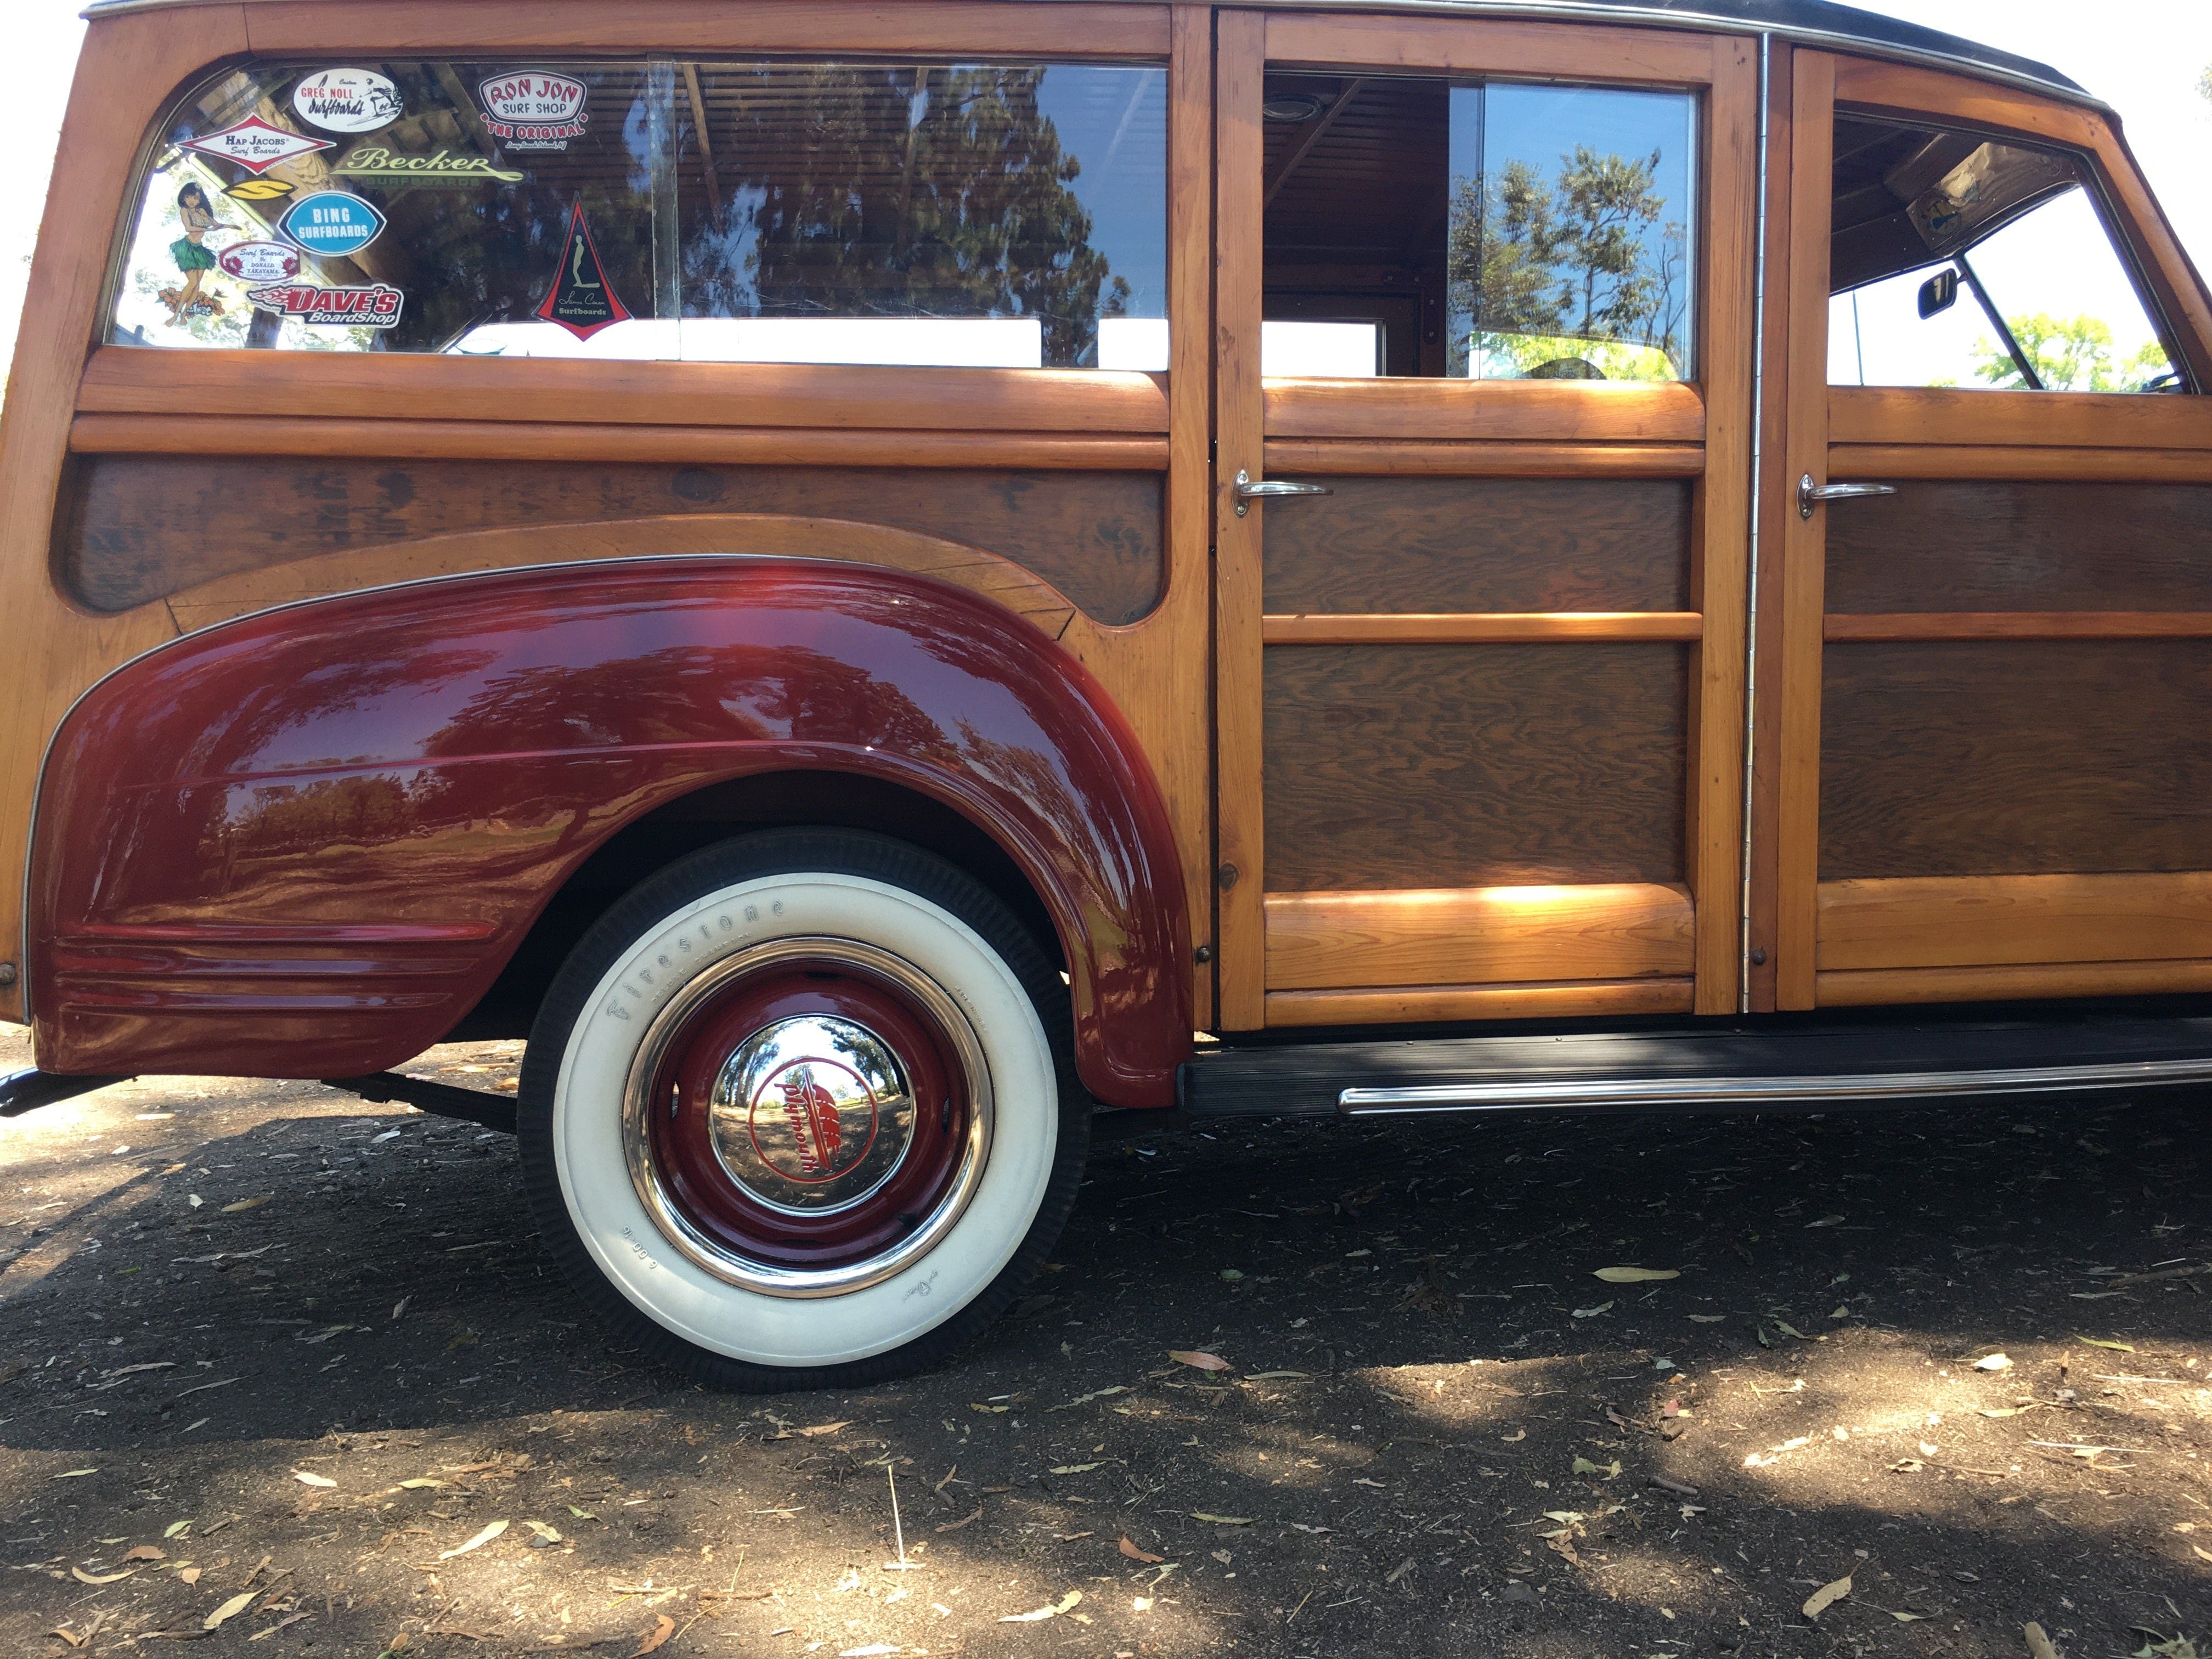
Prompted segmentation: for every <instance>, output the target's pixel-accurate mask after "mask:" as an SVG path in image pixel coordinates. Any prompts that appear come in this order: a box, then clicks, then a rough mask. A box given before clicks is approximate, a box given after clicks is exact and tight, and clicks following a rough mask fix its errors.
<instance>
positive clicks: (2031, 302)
mask: <svg viewBox="0 0 2212 1659" xmlns="http://www.w3.org/2000/svg"><path fill="white" fill-rule="evenodd" d="M1833 209H1834V220H1833V228H1832V243H1831V251H1830V285H1831V287H1832V289H1833V290H1834V292H1833V294H1832V298H1831V300H1830V301H1829V313H1828V380H1829V383H1830V384H1831V385H1833V386H1931V387H1934V386H1956V387H1964V388H1971V389H1981V390H1990V391H2023V390H2031V391H2043V392H2175V391H2186V390H2188V389H2189V388H2188V386H2187V385H2186V382H2185V378H2184V376H2183V375H2182V374H2180V373H2179V371H2178V369H2177V368H2176V366H2175V363H2174V361H2173V359H2172V356H2171V354H2170V353H2169V352H2168V350H2167V348H2166V343H2165V341H2164V338H2163V337H2162V336H2161V334H2160V330H2159V328H2158V326H2157V325H2156V323H2155V322H2154V320H2153V318H2152V315H2151V313H2150V312H2149V310H2148V307H2146V306H2145V304H2144V302H2143V300H2142V295H2141V293H2140V291H2139V290H2138V289H2137V287H2136V283H2135V280H2134V278H2133V277H2132V276H2131V275H2130V271H2129V269H2128V265H2127V262H2126V261H2125V260H2124V258H2122V257H2121V254H2120V252H2119V250H2118V246H2117V245H2116V244H2115V242H2114V240H2113V238H2112V232H2111V228H2110V227H2109V226H2108V225H2107V224H2106V221H2105V218H2104V216H2103V215H2102V213H2101V212H2100V209H2099V205H2098V202H2097V197H2096V193H2095V191H2094V188H2093V179H2092V175H2091V174H2090V173H2089V171H2088V169H2087V166H2086V165H2085V164H2084V163H2083V162H2082V161H2081V160H2079V159H2078V158H2076V157H2075V156H2074V155H2070V154H2069V153H2067V152H2065V151H2063V150H2054V149H2042V148H2039V147H2037V146H2033V145H2026V144H2019V143H2011V142H2008V141H1999V140H1996V139H1991V138H1988V137H1983V136H1981V135H1978V134H1974V133H1966V132H1954V131H1939V130H1935V129H1929V128H1922V127H1917V126H1909V125H1899V124H1897V123H1895V122H1889V121H1881V120H1877V119H1874V118H1869V117H1862V116H1856V115H1850V114H1844V115H1839V116H1838V118H1837V121H1836V182H1835V195H1834V204H1833Z"/></svg>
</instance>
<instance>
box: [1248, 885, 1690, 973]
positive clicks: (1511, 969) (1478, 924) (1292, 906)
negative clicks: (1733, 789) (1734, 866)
mask: <svg viewBox="0 0 2212 1659" xmlns="http://www.w3.org/2000/svg"><path fill="white" fill-rule="evenodd" d="M1695 938H1696V918H1695V915H1694V914H1693V911H1692V907H1691V903H1690V891H1689V889H1687V888H1686V887H1667V886H1661V885H1658V884H1633V883H1628V884H1612V885H1601V886H1588V887H1486V888H1477V889H1474V890H1472V891H1468V890H1458V889H1450V888H1445V889H1434V890H1425V891H1421V890H1416V891H1406V892H1395V893H1273V894H1270V895H1269V896H1268V897H1267V988H1268V989H1269V990H1270V991H1312V990H1331V989H1334V990H1352V989H1370V988H1373V987H1381V986H1399V985H1469V984H1482V983H1486V982H1492V981H1509V980H1563V979H1650V978H1656V977H1664V976H1667V975H1674V976H1677V977H1679V976H1680V975H1685V974H1687V973H1689V972H1690V970H1691V968H1692V963H1693V962H1694V947H1695Z"/></svg>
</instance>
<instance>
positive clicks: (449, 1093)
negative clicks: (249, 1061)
mask: <svg viewBox="0 0 2212 1659" xmlns="http://www.w3.org/2000/svg"><path fill="white" fill-rule="evenodd" d="M322 1085H323V1087H325V1089H340V1090H343V1091H345V1092H346V1093H347V1094H349V1095H359V1096H360V1097H362V1099H363V1100H369V1101H377V1102H380V1103H383V1102H396V1103H398V1104H401V1105H405V1106H412V1107H413V1108H415V1109H416V1110H417V1111H419V1112H428V1113H429V1114H430V1115H431V1116H433V1117H450V1118H458V1119H459V1120H460V1121H462V1122H464V1123H477V1124H481V1125H483V1127H485V1128H487V1129H496V1130H497V1131H499V1133H501V1134H503V1135H511V1134H513V1133H514V1100H513V1097H512V1096H510V1095H495V1094H493V1093H491V1092H490V1091H488V1090H483V1089H457V1088H455V1087H454V1086H453V1085H452V1084H450V1083H433V1082H431V1081H430V1079H428V1078H422V1077H409V1076H408V1075H407V1074H406V1073H404V1072H376V1073H371V1074H370V1075H369V1076H368V1077H326V1078H325V1079H322Z"/></svg>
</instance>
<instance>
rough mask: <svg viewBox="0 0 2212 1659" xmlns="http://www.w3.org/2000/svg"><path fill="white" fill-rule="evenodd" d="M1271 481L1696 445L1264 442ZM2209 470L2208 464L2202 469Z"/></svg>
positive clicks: (1696, 463) (1681, 452)
mask: <svg viewBox="0 0 2212 1659" xmlns="http://www.w3.org/2000/svg"><path fill="white" fill-rule="evenodd" d="M2207 471H2208V472H2212V464H2208V467H2207ZM1298 472H1311V473H1318V474H1320V475H1322V476H1323V477H1343V476H1346V475H1353V476H1357V475H1358V474H1360V473H1371V474H1375V475H1377V476H1383V475H1388V476H1389V477H1398V478H1404V477H1441V478H1696V477H1703V476H1704V474H1705V451H1704V449H1702V448H1701V447H1699V446H1698V445H1696V444H1569V443H1513V442H1504V441H1500V442H1487V443H1458V442H1455V441H1452V440H1449V439H1433V440H1424V439H1417V438H1407V439H1405V440H1402V441H1393V440H1390V439H1387V438H1270V439H1269V440H1267V473H1266V476H1267V477H1270V478H1274V477H1286V476H1289V475H1291V474H1293V473H1298Z"/></svg>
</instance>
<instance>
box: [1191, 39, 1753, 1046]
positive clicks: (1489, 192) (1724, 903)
mask: <svg viewBox="0 0 2212 1659" xmlns="http://www.w3.org/2000/svg"><path fill="white" fill-rule="evenodd" d="M1755 54H1756V48H1755V44H1754V43H1753V42H1752V41H1749V40H1741V39H1736V38H1733V37H1724V36H1715V35H1710V34H1694V33H1669V32H1667V31H1663V30H1647V29H1615V28H1605V27H1583V26H1574V27H1559V26H1553V25H1539V24H1529V23H1522V22H1513V21H1496V20H1492V21H1482V20H1462V19H1442V18H1413V17H1381V16H1350V15H1346V16H1336V15H1327V14H1316V13H1311V12H1299V13H1292V14H1273V13H1262V12H1259V11H1225V12H1223V13H1222V14H1221V15H1220V17H1219V21H1218V40H1217V58H1216V63H1217V79H1216V112H1217V120H1218V129H1217V139H1216V157H1217V166H1218V170H1219V171H1218V191H1217V193H1216V199H1217V201H1218V204H1219V205H1218V216H1217V233H1216V234H1217V260H1216V270H1215V301H1216V307H1217V310H1216V319H1217V329H1216V342H1217V358H1216V362H1215V386H1216V398H1217V408H1216V432H1217V436H1218V453H1217V458H1216V464H1215V477H1216V510H1215V519H1214V529H1215V548H1216V556H1217V559H1216V603H1217V615H1216V629H1217V663H1218V708H1217V714H1218V750H1217V753H1218V775H1219V816H1218V824H1219V849H1220V850H1219V864H1218V871H1217V879H1218V887H1219V895H1218V898H1219V906H1220V913H1219V914H1220V927H1219V933H1218V938H1219V941H1220V948H1221V960H1220V987H1221V1003H1220V1006H1221V1014H1222V1023H1223V1024H1224V1025H1225V1027H1227V1028H1229V1029H1232V1030H1240V1029H1241V1030H1249V1029H1254V1028H1257V1027H1261V1026H1291V1025H1305V1026H1312V1025H1352V1024H1366V1023H1375V1022H1389V1021H1426V1020H1457V1019H1465V1018H1499V1017H1516V1016H1534V1015H1550V1014H1560V1015H1566V1014H1587V1013H1600V1012H1607V1013H1652V1012H1690V1011H1691V1010H1692V1009H1693V1008H1694V1009H1698V1010H1704V1011H1715V1012H1717V1011H1722V1010H1732V1009H1734V1008H1735V1006H1736V996H1737V980H1736V963H1737V961H1738V959H1739V951H1738V941H1739V917H1740V914H1741V909H1740V903H1739V890H1740V889H1739V872H1740V869H1741V862H1740V860H1741V839H1742V836H1741V823H1742V819H1741V790H1742V781H1741V780H1742V770H1741V755H1742V748H1741V737H1742V732H1743V724H1744V709H1743V671H1744V624H1745V571H1746V564H1747V538H1748V515H1747V497H1748V489H1749V475H1750V417H1751V374H1750V347H1751V331H1752V311H1753V303H1752V290H1753V264H1754V260H1753V198H1754V194H1755V180H1756V157H1755V148H1756V135H1757V111H1756V102H1757V85H1758V71H1757V64H1756V55H1755ZM1655 131H1656V132H1658V133H1660V134H1662V137H1661V138H1660V139H1658V140H1651V139H1650V138H1649V135H1650V133H1652V132H1655ZM1578 144H1580V145H1584V146H1586V147H1587V148H1589V150H1590V152H1591V159H1592V167H1591V169H1590V172H1591V173H1592V176H1596V175H1597V174H1604V175H1605V176H1606V177H1607V179H1610V180H1611V187H1612V188H1613V190H1614V191H1615V195H1616V198H1617V202H1618V203H1625V204H1626V205H1627V209H1628V214H1627V218H1626V220H1625V221H1624V222H1626V223H1628V224H1629V227H1630V228H1629V229H1628V231H1627V232H1626V234H1627V236H1628V237H1629V239H1630V240H1631V241H1632V243H1634V244H1635V246H1634V247H1633V248H1632V252H1631V256H1630V257H1629V258H1628V259H1627V260H1626V264H1627V265H1628V266H1629V267H1630V269H1628V270H1619V269H1608V270H1605V271H1603V272H1600V271H1599V270H1595V264H1597V263H1598V262H1597V261H1596V260H1595V259H1594V258H1590V257H1588V256H1587V255H1585V256H1583V262H1582V264H1580V265H1579V266H1577V264H1575V261H1574V259H1573V258H1565V259H1561V258H1556V257H1554V256H1555V255H1557V254H1558V252H1559V247H1560V246H1564V245H1565V244H1563V243H1561V242H1559V240H1556V239H1557V237H1558V236H1559V235H1561V234H1565V235H1567V237H1568V240H1570V241H1571V240H1572V237H1573V236H1574V235H1581V236H1583V238H1584V242H1583V244H1577V246H1584V247H1587V246H1590V245H1592V244H1591V243H1590V242H1589V239H1590V238H1592V237H1595V236H1597V235H1599V234H1601V233H1602V229H1603V227H1601V226H1599V225H1596V224H1595V223H1594V222H1592V223H1589V224H1583V225H1580V226H1579V227H1577V226H1572V225H1571V226H1568V227H1567V229H1566V230H1565V231H1564V232H1563V231H1562V230H1561V229H1560V226H1561V225H1562V224H1563V223H1565V221H1563V220H1561V219H1559V217H1558V216H1559V215H1560V214H1563V213H1564V214H1566V215H1568V216H1569V217H1570V218H1571V209H1570V208H1569V207H1568V206H1567V204H1568V202H1569V198H1570V196H1571V190H1570V181H1569V179H1568V177H1567V170H1568V166H1569V162H1568V161H1566V160H1564V159H1563V157H1562V152H1563V151H1564V152H1566V153H1567V154H1568V155H1569V156H1571V155H1572V154H1573V153H1574V152H1575V151H1576V149H1577V145H1578ZM1647 152H1648V153H1649V155H1650V159H1649V160H1648V161H1647V160H1646V159H1645V158H1646V154H1647ZM1530 158H1533V159H1530ZM1608 169H1609V171H1608ZM1555 171H1556V174H1557V176H1556V177H1555V176H1554V172H1555ZM1584 182H1585V183H1587V182H1588V180H1587V179H1586V180H1584ZM1532 204H1533V206H1532ZM1530 211H1534V212H1536V213H1538V214H1539V215H1543V214H1549V215H1553V219H1552V221H1551V222H1550V223H1551V227H1552V228H1551V229H1550V230H1548V231H1547V232H1546V233H1545V234H1547V235H1552V236H1553V237H1554V239H1555V240H1552V241H1540V240H1539V239H1538V236H1537V234H1536V233H1535V232H1534V231H1533V230H1532V229H1531V228H1530V227H1529V223H1528V213H1529V212H1530ZM1615 246H1616V248H1618V246H1620V244H1618V243H1616V244H1615ZM1547 262H1548V263H1547ZM1639 262H1640V263H1639ZM1620 263H1621V262H1620V261H1616V264H1620ZM1563 271H1564V273H1565V278H1566V279H1570V280H1563V278H1562V273H1563ZM1516 272H1517V276H1516ZM1516 281H1517V282H1518V283H1520V286H1519V288H1518V289H1516V287H1515V283H1516ZM1636 283H1641V284H1644V286H1641V287H1636V286H1633V284H1636ZM1608 285H1609V286H1608ZM1568 288H1572V289H1574V292H1573V295H1571V296H1569V295H1567V294H1566V293H1565V289H1568ZM1516 293H1518V294H1519V295H1520V296H1521V297H1520V298H1519V299H1518V300H1517V301H1516V300H1515V299H1514V298H1513V297H1512V296H1513V295H1514V294H1516ZM1570 301H1571V302H1570ZM1516 305H1517V306H1518V307H1519V308H1518V309H1517V310H1516V309H1515V307H1516ZM1607 307H1610V310H1607ZM1668 307H1672V309H1669V308H1668ZM1594 317H1597V318H1599V319H1600V321H1599V322H1598V323H1595V324H1594V323H1593V322H1592V320H1591V319H1593V318H1594ZM1607 318H1609V319H1610V320H1605V319H1607ZM1607 331H1610V334H1609V336H1607V338H1606V339H1604V340H1599V339H1598V338H1597V337H1599V336H1602V335H1607ZM1240 477H1241V478H1242V479H1243V480H1244V481H1245V482H1246V483H1248V484H1249V483H1255V482H1258V483H1297V484H1304V485H1307V486H1313V487H1318V488H1319V489H1323V490H1326V491H1327V492H1328V493H1326V494H1310V495H1300V496H1276V497H1271V498H1270V497H1262V498H1258V499H1243V498H1242V497H1241V496H1240V493H1239V489H1238V481H1239V479H1240Z"/></svg>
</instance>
